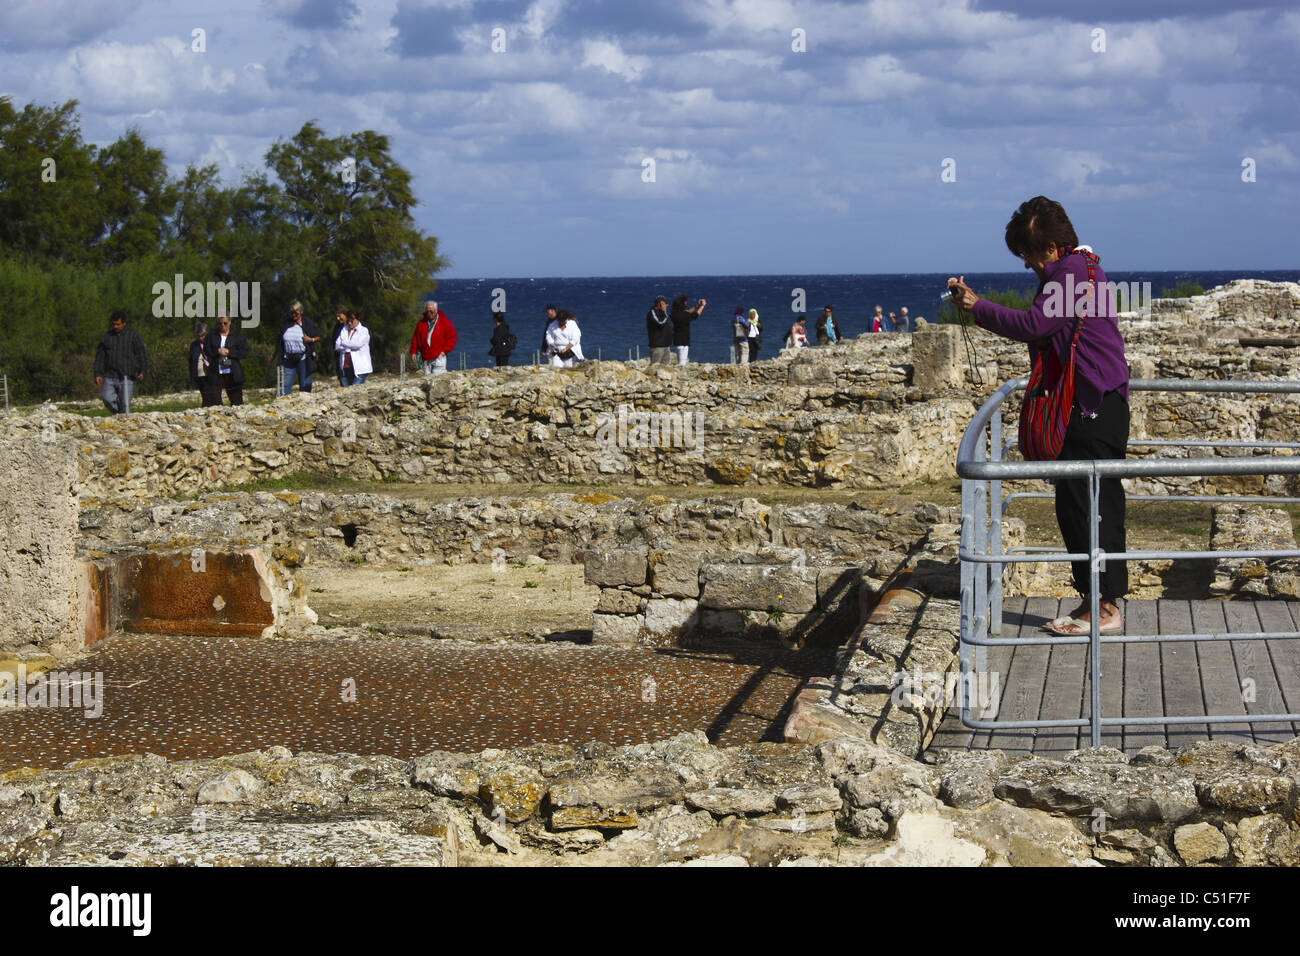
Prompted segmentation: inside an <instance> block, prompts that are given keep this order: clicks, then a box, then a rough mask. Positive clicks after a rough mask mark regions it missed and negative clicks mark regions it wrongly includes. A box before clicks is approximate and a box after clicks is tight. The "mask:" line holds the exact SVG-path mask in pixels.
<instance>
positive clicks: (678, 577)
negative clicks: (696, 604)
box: [650, 550, 700, 598]
mask: <svg viewBox="0 0 1300 956" xmlns="http://www.w3.org/2000/svg"><path fill="white" fill-rule="evenodd" d="M650 582H651V584H652V585H653V586H654V589H655V590H656V591H658V592H659V593H660V594H662V595H664V596H665V597H682V598H698V597H699V596H700V553H699V552H698V551H681V550H673V551H654V552H651V554H650Z"/></svg>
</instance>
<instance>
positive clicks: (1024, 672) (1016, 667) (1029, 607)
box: [989, 597, 1060, 753]
mask: <svg viewBox="0 0 1300 956" xmlns="http://www.w3.org/2000/svg"><path fill="white" fill-rule="evenodd" d="M1059 608H1060V602H1059V601H1057V599H1056V598H1047V597H1031V598H1029V599H1028V600H1027V601H1026V602H1025V611H1024V615H1023V617H1022V621H1023V623H1022V625H1021V632H1022V636H1029V635H1031V634H1032V635H1040V634H1042V633H1043V631H1042V627H1041V624H1039V625H1038V626H1035V624H1036V623H1037V622H1035V618H1037V619H1038V620H1039V621H1050V620H1052V619H1053V618H1054V617H1056V616H1057V612H1058V610H1059ZM1031 622H1032V623H1031ZM1015 651H1016V653H1015V654H1014V655H1013V656H1012V659H1011V667H1010V669H1009V670H1008V671H1007V673H1006V674H1005V675H1003V681H1004V682H1005V684H1006V686H1005V688H1004V689H1003V693H1002V707H1001V709H1000V711H999V713H998V719H999V720H1036V719H1037V718H1038V711H1039V708H1040V706H1041V705H1042V700H1043V683H1044V681H1045V680H1046V679H1047V661H1048V658H1049V657H1050V656H1051V647H1049V646H1048V645H1046V644H1033V645H1023V646H1020V647H1017V648H1016V649H1015ZM1034 736H1035V731H1034V729H1033V728H1028V729H1024V730H1003V731H998V732H996V733H994V734H993V735H992V737H991V739H990V742H989V746H990V747H995V748H997V749H999V750H1005V751H1007V752H1008V753H1031V752H1032V751H1033V747H1034Z"/></svg>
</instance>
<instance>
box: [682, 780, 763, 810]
mask: <svg viewBox="0 0 1300 956" xmlns="http://www.w3.org/2000/svg"><path fill="white" fill-rule="evenodd" d="M686 804H687V806H690V807H694V808H695V809H696V810H708V811H709V812H710V813H712V814H713V815H714V816H719V817H722V816H730V815H732V814H735V815H737V816H746V815H748V814H752V813H771V812H772V811H773V810H775V809H776V795H775V794H774V793H772V792H771V791H768V790H755V789H753V788H750V787H712V788H710V789H708V790H698V791H696V792H695V793H688V794H687V795H686Z"/></svg>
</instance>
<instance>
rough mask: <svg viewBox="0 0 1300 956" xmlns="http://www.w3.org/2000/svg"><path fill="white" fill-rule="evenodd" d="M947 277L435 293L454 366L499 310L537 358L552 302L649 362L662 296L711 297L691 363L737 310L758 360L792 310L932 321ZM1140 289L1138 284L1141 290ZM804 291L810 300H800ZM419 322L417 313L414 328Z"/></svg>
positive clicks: (846, 318) (1204, 279) (1164, 276)
mask: <svg viewBox="0 0 1300 956" xmlns="http://www.w3.org/2000/svg"><path fill="white" fill-rule="evenodd" d="M1106 275H1107V278H1108V279H1109V280H1110V281H1111V282H1116V283H1120V282H1123V283H1130V282H1137V283H1144V282H1149V283H1151V290H1152V293H1153V294H1154V295H1156V296H1159V295H1160V293H1161V292H1162V291H1163V290H1165V289H1172V288H1174V287H1175V286H1177V285H1178V284H1179V283H1180V282H1191V283H1196V284H1198V285H1200V286H1202V287H1203V288H1205V289H1207V290H1208V289H1211V288H1213V287H1214V286H1218V285H1223V284H1225V283H1227V282H1230V281H1232V280H1233V279H1268V280H1271V281H1274V282H1296V281H1300V271H1296V270H1280V271H1278V270H1264V271H1255V272H1252V271H1248V270H1231V271H1220V272H1142V273H1137V272H1108V273H1107V274H1106ZM947 278H948V274H946V273H900V274H877V275H802V276H793V275H785V276H778V275H767V276H581V277H578V276H573V277H564V278H558V277H557V278H532V279H521V278H514V279H507V278H493V277H490V276H485V277H483V278H478V279H469V278H459V279H440V280H439V281H438V285H437V290H436V291H435V292H433V293H431V294H432V295H433V297H434V298H436V299H437V300H438V307H439V308H440V309H442V310H443V312H445V313H446V314H447V316H448V318H450V319H451V320H452V323H453V324H454V325H455V326H456V333H457V336H458V341H457V345H456V350H455V351H454V352H453V353H452V355H451V356H450V358H449V367H450V368H460V367H461V363H462V362H463V363H464V367H466V368H473V367H478V366H486V365H494V364H495V361H494V359H493V358H492V357H491V356H490V355H488V347H489V344H490V339H491V337H492V312H493V311H494V309H496V308H498V307H499V308H501V310H502V311H504V312H505V313H506V321H507V322H508V323H509V324H510V328H511V331H513V332H514V333H515V335H516V336H518V346H517V348H516V350H515V352H514V354H513V355H512V356H511V357H510V364H512V365H527V364H532V362H533V361H534V352H536V351H537V350H539V349H540V348H541V345H542V335H543V334H544V332H545V331H546V317H545V307H546V306H547V304H550V303H553V304H555V305H556V306H557V307H558V308H561V309H568V310H569V311H571V312H573V313H574V314H576V315H577V317H578V319H577V321H578V327H579V329H581V331H582V350H583V353H584V355H585V356H586V357H587V358H589V359H596V358H598V359H605V360H626V359H628V358H636V357H637V356H638V355H639V356H640V357H641V358H647V357H648V356H649V345H648V343H647V339H646V327H645V314H646V312H647V311H648V310H649V309H650V306H651V303H652V302H653V301H654V298H655V296H657V295H663V296H665V297H666V298H667V299H668V300H669V301H670V302H671V301H672V300H673V299H675V298H676V297H677V296H679V295H686V296H689V297H690V300H691V302H694V301H695V300H696V299H697V298H703V299H707V300H708V306H707V307H706V308H705V310H704V314H703V316H702V317H701V318H700V319H698V320H697V321H696V322H695V323H693V325H692V326H691V350H690V360H691V361H695V362H727V361H729V360H730V357H731V351H730V350H731V343H732V335H731V318H732V315H733V313H734V312H735V310H736V307H737V306H741V307H743V308H744V309H745V310H746V311H748V310H749V309H757V310H758V313H759V317H760V319H761V321H762V323H763V349H762V353H761V355H760V356H759V357H760V358H771V357H772V356H773V355H775V354H776V353H777V352H778V351H779V350H780V347H781V340H782V339H784V338H785V335H786V333H787V332H788V331H789V329H790V325H791V323H792V322H793V321H794V318H795V315H796V311H795V310H794V309H793V308H792V306H797V305H800V304H801V305H802V306H803V308H802V309H800V310H799V311H800V312H802V313H803V314H805V315H807V317H808V337H809V340H810V341H815V339H814V336H813V325H814V322H815V320H816V318H817V316H819V315H821V313H822V307H823V306H825V305H830V306H833V309H834V314H835V318H836V321H838V322H839V325H840V331H841V332H842V333H843V334H844V335H845V336H846V337H853V336H856V335H860V334H862V333H863V332H867V331H869V329H870V320H871V316H872V314H873V312H874V310H875V306H876V305H880V306H882V307H883V309H884V312H885V314H886V315H888V314H889V313H890V312H895V313H897V312H898V311H899V310H900V308H901V307H902V306H907V310H908V312H909V314H910V315H911V316H912V318H913V319H915V318H916V317H917V316H923V317H926V318H931V319H933V318H934V317H935V316H937V314H938V311H939V306H940V299H939V297H940V296H941V295H942V294H943V293H944V292H945V291H946V289H947ZM966 282H967V284H968V285H970V286H971V288H973V289H974V290H975V291H976V292H977V293H980V292H984V291H987V290H997V291H999V292H1004V291H1006V290H1009V289H1014V290H1017V291H1029V292H1032V291H1033V290H1034V289H1035V288H1036V287H1037V280H1036V279H1035V277H1034V276H1033V274H1032V273H1030V272H1027V271H1024V270H1021V271H1018V272H993V273H984V274H976V273H967V274H966ZM1139 287H1140V286H1139ZM800 293H802V295H801V296H800ZM415 318H416V317H415V316H412V324H414V321H415Z"/></svg>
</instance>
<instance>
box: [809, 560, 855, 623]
mask: <svg viewBox="0 0 1300 956" xmlns="http://www.w3.org/2000/svg"><path fill="white" fill-rule="evenodd" d="M861 580H862V569H861V568H859V567H856V566H844V567H830V568H820V569H818V571H817V606H818V607H819V608H821V609H822V610H823V611H826V612H827V613H829V614H839V613H854V614H856V613H857V609H858V585H859V583H860V582H861Z"/></svg>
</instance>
